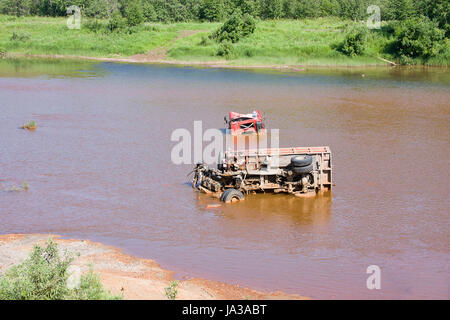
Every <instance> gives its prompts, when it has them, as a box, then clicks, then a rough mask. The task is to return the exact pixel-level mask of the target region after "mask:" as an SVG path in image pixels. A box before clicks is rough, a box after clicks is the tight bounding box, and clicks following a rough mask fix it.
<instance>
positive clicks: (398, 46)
mask: <svg viewBox="0 0 450 320" xmlns="http://www.w3.org/2000/svg"><path fill="white" fill-rule="evenodd" d="M395 37H396V39H395V41H394V48H393V49H394V52H395V54H396V55H397V56H398V57H399V58H400V59H401V62H402V63H404V64H409V63H410V62H411V59H413V58H422V59H425V60H426V59H429V58H430V57H433V56H436V55H437V54H438V52H439V49H440V47H441V45H442V43H443V39H444V37H445V31H444V30H441V29H439V28H438V23H437V22H435V21H430V20H429V19H428V18H411V19H407V20H405V21H403V22H401V23H399V24H397V25H396V30H395Z"/></svg>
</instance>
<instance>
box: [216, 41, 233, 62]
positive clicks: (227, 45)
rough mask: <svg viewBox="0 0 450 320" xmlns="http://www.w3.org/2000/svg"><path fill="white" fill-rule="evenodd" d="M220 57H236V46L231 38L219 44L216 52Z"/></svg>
mask: <svg viewBox="0 0 450 320" xmlns="http://www.w3.org/2000/svg"><path fill="white" fill-rule="evenodd" d="M216 54H217V55H218V56H219V57H224V58H226V59H232V58H233V57H234V47H233V43H232V42H231V41H230V40H224V41H223V42H221V43H220V44H219V48H218V49H217V53H216Z"/></svg>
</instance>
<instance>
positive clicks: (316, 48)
mask: <svg viewBox="0 0 450 320" xmlns="http://www.w3.org/2000/svg"><path fill="white" fill-rule="evenodd" d="M354 24H357V23H355V22H352V21H343V20H340V19H339V18H317V19H304V20H277V21H259V22H258V23H257V26H256V30H255V32H254V33H253V34H251V35H249V36H248V37H246V38H243V39H241V40H240V41H239V42H237V43H235V44H233V47H234V55H233V57H232V58H228V60H227V61H226V62H225V61H224V60H225V58H224V57H221V56H218V55H217V52H218V48H219V44H218V43H217V42H216V41H213V40H211V39H209V38H208V35H209V34H211V33H212V32H213V31H214V30H216V29H217V28H218V27H219V26H220V25H221V23H209V22H204V23H194V22H192V23H173V24H158V23H155V24H146V25H142V26H138V27H133V28H131V29H130V30H128V31H127V32H105V30H106V25H107V21H106V20H105V21H102V20H96V23H92V21H90V22H89V21H88V20H83V21H82V27H81V29H80V30H70V29H68V28H67V26H66V18H47V17H12V16H4V15H3V16H0V25H1V28H0V50H1V51H4V52H5V51H6V52H7V53H8V54H14V53H21V54H30V55H69V56H90V57H110V58H126V57H130V56H133V55H136V54H148V53H150V54H149V55H148V61H149V62H150V61H152V60H158V61H184V62H212V63H214V62H218V61H221V62H222V63H226V64H230V65H242V66H255V65H261V66H268V65H308V66H314V65H321V66H364V65H387V63H386V62H384V61H382V60H380V59H379V58H384V59H388V60H394V61H395V57H393V56H391V55H390V54H387V53H384V50H383V49H384V48H385V47H386V46H387V45H389V41H391V40H390V39H389V37H386V35H384V34H383V33H382V32H381V31H376V30H375V31H370V33H369V36H368V40H367V48H366V51H365V53H364V54H363V55H360V56H356V57H349V56H346V55H344V54H343V53H341V52H339V51H338V50H337V49H336V47H337V46H338V45H339V43H341V42H342V41H343V39H344V38H345V35H346V31H347V30H348V29H349V28H350V27H351V26H352V25H354ZM448 47H449V46H448V45H447V50H446V52H445V54H440V55H438V56H436V57H434V58H431V59H430V60H429V61H427V63H426V64H428V65H439V66H448V62H449V60H450V54H449V50H448ZM152 52H153V53H155V54H151V53H152ZM156 53H157V54H156Z"/></svg>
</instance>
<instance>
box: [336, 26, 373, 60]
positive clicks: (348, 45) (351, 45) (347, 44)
mask: <svg viewBox="0 0 450 320" xmlns="http://www.w3.org/2000/svg"><path fill="white" fill-rule="evenodd" d="M367 33H368V32H367V28H366V27H355V28H352V29H351V30H350V31H349V32H348V33H347V35H346V36H345V39H344V41H343V42H342V43H341V44H340V45H339V46H338V50H339V51H340V52H342V53H343V54H345V55H347V56H350V57H354V56H358V55H361V54H363V53H364V51H365V49H366V42H367Z"/></svg>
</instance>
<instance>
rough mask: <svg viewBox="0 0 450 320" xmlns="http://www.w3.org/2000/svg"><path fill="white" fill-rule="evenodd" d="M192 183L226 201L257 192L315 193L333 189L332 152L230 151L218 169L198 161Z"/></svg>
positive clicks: (297, 149) (304, 149)
mask: <svg viewBox="0 0 450 320" xmlns="http://www.w3.org/2000/svg"><path fill="white" fill-rule="evenodd" d="M192 185H193V188H194V189H199V190H201V191H203V192H206V193H214V194H216V195H217V196H220V199H221V200H222V201H224V202H233V201H239V200H243V199H244V197H245V195H246V194H249V193H255V192H270V191H271V192H275V193H278V192H285V193H289V194H293V195H297V196H302V195H313V194H315V193H317V192H319V191H326V190H331V187H332V165H331V151H330V148H329V147H294V148H272V149H250V150H241V151H227V152H225V154H220V155H219V159H218V164H217V168H209V167H208V166H207V165H205V164H203V163H198V164H197V165H196V166H195V168H194V178H193V180H192Z"/></svg>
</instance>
